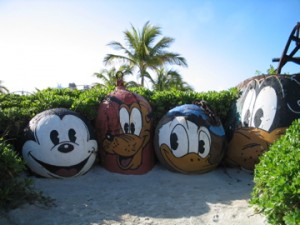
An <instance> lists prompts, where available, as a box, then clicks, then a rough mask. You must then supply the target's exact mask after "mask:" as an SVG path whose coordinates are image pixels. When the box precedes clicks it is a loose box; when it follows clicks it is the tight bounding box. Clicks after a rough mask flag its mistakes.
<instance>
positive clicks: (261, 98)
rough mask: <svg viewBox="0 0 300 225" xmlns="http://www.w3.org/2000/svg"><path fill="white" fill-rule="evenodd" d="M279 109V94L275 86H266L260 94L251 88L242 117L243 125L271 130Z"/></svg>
mask: <svg viewBox="0 0 300 225" xmlns="http://www.w3.org/2000/svg"><path fill="white" fill-rule="evenodd" d="M276 111H277V94H276V91H275V90H274V88H273V87H270V86H266V87H264V88H262V89H261V90H260V92H259V93H258V95H256V91H255V90H254V89H251V90H249V91H248V93H247V96H246V98H245V101H244V104H243V108H242V114H241V119H242V122H243V126H245V127H256V128H260V129H263V130H266V131H269V129H270V127H271V126H272V124H273V121H274V118H275V114H276Z"/></svg>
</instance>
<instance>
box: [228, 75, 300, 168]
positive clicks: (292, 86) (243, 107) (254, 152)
mask: <svg viewBox="0 0 300 225" xmlns="http://www.w3.org/2000/svg"><path fill="white" fill-rule="evenodd" d="M238 88H239V89H240V91H241V96H240V98H239V99H238V100H237V102H236V104H235V105H234V107H233V109H232V113H231V114H232V115H231V117H232V121H233V123H232V125H231V131H232V133H231V135H230V140H229V145H228V151H227V155H226V161H227V162H228V163H229V164H230V165H234V166H239V167H242V168H244V169H246V170H253V169H254V167H255V164H257V163H258V162H259V157H260V156H261V155H262V154H263V153H264V152H265V151H266V150H267V149H268V147H269V145H270V144H271V143H273V142H274V141H275V140H276V139H278V137H279V136H280V135H282V134H283V133H284V132H285V129H286V128H287V127H288V126H289V125H291V123H292V121H293V120H295V119H296V118H299V117H300V74H295V75H266V76H256V77H253V78H250V79H248V80H246V81H244V82H243V83H241V84H240V85H239V86H238Z"/></svg>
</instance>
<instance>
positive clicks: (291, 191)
mask: <svg viewBox="0 0 300 225" xmlns="http://www.w3.org/2000/svg"><path fill="white" fill-rule="evenodd" d="M254 182H255V186H254V189H253V192H252V199H251V203H252V204H256V205H257V206H258V208H259V209H260V210H261V212H262V213H264V214H265V215H266V216H267V218H268V220H269V222H270V223H271V224H276V225H280V224H288V225H292V224H293V225H297V224H300V119H298V120H295V121H294V122H293V124H292V125H291V126H290V127H289V128H288V129H287V131H286V134H285V135H283V136H281V137H280V138H279V139H278V140H277V141H276V142H274V143H273V144H272V145H271V147H270V148H269V151H267V152H266V153H265V154H264V155H263V156H262V157H261V158H260V163H259V164H258V165H256V168H255V177H254Z"/></svg>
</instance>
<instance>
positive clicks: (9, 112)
mask: <svg viewBox="0 0 300 225" xmlns="http://www.w3.org/2000/svg"><path fill="white" fill-rule="evenodd" d="M112 91H113V89H108V88H99V87H94V88H92V89H90V90H71V89H69V88H65V89H45V90H41V91H38V92H36V93H34V94H31V95H27V96H21V95H16V94H0V124H1V126H0V137H1V136H4V135H5V136H6V137H7V138H8V139H9V140H10V142H11V143H13V144H14V146H15V147H16V148H17V149H18V150H20V147H21V146H20V145H21V144H22V143H21V142H20V139H21V138H20V137H21V136H22V134H23V129H24V128H25V127H26V125H27V124H28V123H29V121H30V119H31V118H33V117H34V116H35V115H36V114H38V113H40V112H42V111H44V110H47V109H50V108H59V107H62V108H67V109H71V110H73V111H76V112H78V113H80V114H81V115H83V116H85V117H86V118H87V119H88V120H90V121H91V124H92V125H93V124H94V120H95V118H96V116H97V108H98V105H99V103H100V102H101V101H102V100H103V99H104V98H105V96H106V95H108V94H109V93H110V92H112ZM129 91H132V92H135V93H137V94H139V95H141V96H143V97H145V98H146V99H147V100H148V101H149V103H150V104H151V106H152V108H153V116H154V126H155V125H156V124H157V122H158V121H159V120H160V119H161V118H162V116H163V115H164V114H165V113H167V111H168V110H170V109H171V108H174V107H175V106H178V105H182V104H190V103H192V102H193V101H194V100H196V99H203V100H206V101H207V102H208V103H209V104H210V106H211V107H212V108H213V109H214V111H215V112H216V113H217V114H218V116H219V117H220V119H221V121H222V122H223V125H224V124H225V121H226V120H227V117H228V112H229V110H230V106H231V105H232V103H233V101H235V100H236V99H237V97H238V91H237V89H230V90H226V91H220V92H217V91H211V92H206V93H205V92H204V93H199V92H193V91H186V92H185V91H176V90H168V91H151V90H149V89H146V88H142V87H135V88H129ZM19 142H20V143H19Z"/></svg>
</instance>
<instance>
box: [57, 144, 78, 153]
mask: <svg viewBox="0 0 300 225" xmlns="http://www.w3.org/2000/svg"><path fill="white" fill-rule="evenodd" d="M73 150H74V146H73V145H72V144H67V143H64V144H61V145H60V146H59V147H58V151H60V152H62V153H68V152H71V151H73Z"/></svg>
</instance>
